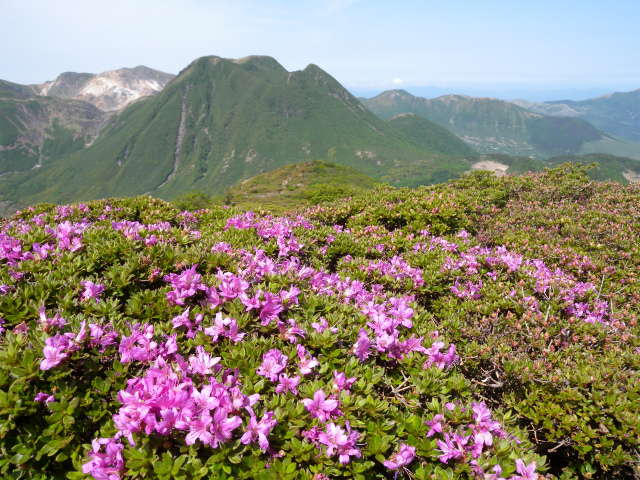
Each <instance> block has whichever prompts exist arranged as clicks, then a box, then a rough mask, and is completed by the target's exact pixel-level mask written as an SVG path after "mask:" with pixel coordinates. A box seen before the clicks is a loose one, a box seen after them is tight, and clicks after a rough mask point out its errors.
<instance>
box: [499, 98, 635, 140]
mask: <svg viewBox="0 0 640 480" xmlns="http://www.w3.org/2000/svg"><path fill="white" fill-rule="evenodd" d="M512 103H514V104H516V105H518V106H520V107H523V108H526V109H527V110H529V111H532V112H536V113H542V114H544V115H552V116H565V117H577V118H581V119H582V120H586V121H587V122H589V123H592V124H593V125H595V126H596V127H598V128H599V129H600V130H604V131H605V132H608V133H612V134H614V135H617V136H619V137H622V138H626V139H627V140H631V141H633V142H637V143H640V89H637V90H633V91H632V92H616V93H610V94H608V95H603V96H601V97H598V98H592V99H589V100H582V101H579V102H574V101H571V100H561V101H555V102H541V103H534V102H529V101H526V100H519V99H516V100H512Z"/></svg>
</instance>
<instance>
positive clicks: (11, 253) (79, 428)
mask: <svg viewBox="0 0 640 480" xmlns="http://www.w3.org/2000/svg"><path fill="white" fill-rule="evenodd" d="M638 205H640V190H639V189H638V188H637V187H634V186H628V187H623V186H621V185H619V184H613V183H596V182H592V181H590V180H589V179H588V177H587V175H586V169H585V168H582V167H579V166H563V167H560V168H559V169H555V170H551V171H547V172H545V173H541V174H535V175H528V176H523V177H503V178H500V179H498V178H495V177H492V176H489V175H487V174H482V173H475V174H473V175H470V176H468V177H465V178H463V179H461V180H458V181H454V182H451V183H450V184H448V185H440V186H435V187H429V188H426V187H423V188H419V189H415V190H407V189H403V190H395V189H393V188H391V187H381V188H379V189H377V190H376V191H374V192H372V193H366V194H363V195H360V196H355V197H353V198H349V199H347V200H344V201H338V202H335V203H331V204H321V205H317V206H313V207H310V208H308V209H307V210H305V211H303V212H296V213H291V214H284V215H282V216H274V215H271V214H270V213H269V212H266V211H244V210H240V209H237V208H228V207H211V208H210V209H204V210H197V211H195V212H189V211H183V212H181V211H180V210H178V209H176V208H174V207H173V206H172V205H170V204H168V203H165V202H163V201H160V200H157V199H152V198H150V197H137V198H133V199H109V200H101V201H96V202H89V203H86V204H79V205H68V206H56V205H45V204H42V205H37V206H34V207H31V208H29V209H27V210H26V211H24V212H21V213H18V214H16V215H15V216H14V217H13V218H11V219H9V220H7V221H5V222H4V223H3V225H2V230H1V233H0V293H1V294H2V297H1V300H0V318H1V320H0V323H2V327H1V330H2V338H1V340H0V451H1V455H0V473H2V475H4V476H7V477H11V478H42V479H44V478H52V477H55V478H58V477H59V478H64V477H67V478H96V479H119V478H132V479H133V478H167V479H169V478H185V479H186V478H196V479H197V478H234V479H235V478H238V479H240V478H291V479H294V478H301V479H306V478H309V479H312V478H313V479H324V478H342V477H344V478H360V479H362V478H381V479H383V478H394V479H395V478H418V479H432V478H433V479H451V478H479V479H499V478H504V479H537V478H544V477H547V478H566V479H568V478H604V477H606V478H633V476H634V475H636V476H637V475H639V474H640V473H639V471H638V470H637V467H636V465H637V462H638V457H637V454H638V442H639V441H640V432H639V429H638V427H639V425H638V423H639V422H640V420H639V415H638V413H639V411H640V408H639V407H640V406H639V400H638V390H639V389H640V382H639V377H638V375H637V369H638V349H639V347H640V345H639V344H638V343H639V342H638V339H637V334H638V327H637V325H636V316H637V310H638V301H639V300H640V291H639V288H638V285H637V281H636V272H637V269H638V263H639V262H640V256H639V255H638V248H639V241H638V228H637V226H636V225H637V218H638V216H639V211H638ZM612 206H613V209H612Z"/></svg>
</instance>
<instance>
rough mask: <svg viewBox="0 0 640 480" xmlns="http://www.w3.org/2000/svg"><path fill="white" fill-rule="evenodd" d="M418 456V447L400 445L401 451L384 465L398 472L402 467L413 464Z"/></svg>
mask: <svg viewBox="0 0 640 480" xmlns="http://www.w3.org/2000/svg"><path fill="white" fill-rule="evenodd" d="M415 456H416V447H410V446H409V445H405V444H404V443H401V444H400V451H398V452H396V453H394V454H393V455H391V458H390V459H389V460H386V461H385V462H384V463H383V465H384V466H385V467H387V468H390V469H391V470H397V469H398V468H400V467H404V466H406V465H409V464H410V463H411V462H413V459H414V458H415Z"/></svg>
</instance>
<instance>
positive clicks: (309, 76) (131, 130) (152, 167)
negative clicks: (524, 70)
mask: <svg viewBox="0 0 640 480" xmlns="http://www.w3.org/2000/svg"><path fill="white" fill-rule="evenodd" d="M362 102H363V103H364V105H363V103H361V102H360V101H359V100H358V99H357V98H355V97H354V96H353V95H351V94H350V93H349V92H348V91H347V90H345V88H344V87H342V85H340V84H339V83H338V82H337V81H336V80H335V79H334V78H333V77H331V75H329V74H328V73H327V72H325V71H323V70H322V69H320V68H319V67H317V66H316V65H313V64H311V65H309V66H307V67H306V68H305V69H304V70H300V71H295V72H288V71H287V70H285V69H284V68H283V67H282V66H281V65H280V64H279V63H278V62H277V61H276V60H274V59H273V58H271V57H264V56H250V57H246V58H242V59H238V60H232V59H224V58H220V57H216V56H210V57H202V58H199V59H197V60H195V61H194V62H192V63H191V64H190V65H188V66H187V67H186V68H185V69H184V70H183V71H181V72H180V73H179V74H178V75H177V76H176V77H174V76H172V75H170V74H165V73H162V72H158V71H156V70H152V69H149V68H146V67H136V68H134V69H120V70H116V71H111V72H104V73H102V74H99V75H95V74H78V73H65V74H62V75H60V76H59V77H58V78H57V79H56V80H55V81H53V82H46V83H44V84H41V85H18V84H14V83H10V82H6V81H1V80H0V213H4V214H7V213H11V212H12V211H15V210H16V209H18V208H22V207H24V206H26V205H31V204H34V203H38V202H58V203H69V202H75V201H84V200H89V199H95V198H104V197H112V196H131V195H139V194H149V195H153V196H157V197H160V198H165V199H172V198H174V197H175V196H177V195H181V194H183V193H185V192H188V191H191V190H200V191H202V192H204V193H206V194H209V195H219V194H221V193H223V192H225V191H226V190H227V189H228V188H229V187H231V186H233V185H236V186H241V185H242V184H243V183H242V182H245V181H247V179H252V178H255V177H256V176H257V175H260V174H263V173H268V172H271V171H275V170H277V169H279V168H282V167H285V166H287V165H291V164H299V163H305V164H307V165H311V164H310V163H309V162H311V161H315V160H322V161H324V162H328V163H326V165H337V166H336V167H335V168H334V167H331V168H333V170H331V169H330V170H331V171H332V172H333V173H332V175H338V176H339V175H347V174H348V175H350V176H351V177H353V178H354V179H356V177H355V176H353V175H352V174H351V173H348V172H351V171H347V170H340V168H341V167H340V166H342V167H350V168H353V169H357V170H358V171H360V172H362V173H363V174H365V175H367V176H369V177H371V178H373V179H374V180H375V181H383V182H389V183H391V184H393V185H396V186H410V187H415V186H418V185H425V184H432V183H440V182H444V181H447V180H448V179H451V178H456V177H459V176H460V175H462V174H464V173H465V172H467V171H470V170H471V169H474V168H488V169H494V170H496V169H497V170H496V171H498V173H500V172H503V171H506V170H508V171H509V173H510V172H513V171H516V170H517V169H519V168H522V169H529V170H536V169H538V168H543V167H544V164H542V163H540V162H538V163H536V162H537V161H536V160H531V158H530V157H535V158H539V159H545V158H548V157H551V156H554V155H575V154H585V153H591V152H603V153H604V154H609V155H611V154H615V155H618V156H622V157H629V158H623V159H620V158H618V157H610V156H607V155H605V156H603V157H597V158H598V159H601V160H602V161H603V162H605V163H606V165H607V166H606V168H605V167H603V168H602V169H601V170H600V172H601V174H602V175H604V176H605V177H606V178H613V179H617V180H620V181H635V179H636V178H639V179H640V177H638V176H637V174H638V172H640V169H639V170H638V171H636V166H635V163H636V162H635V161H634V160H631V159H630V158H636V159H640V145H639V144H636V143H633V142H631V141H628V140H624V139H621V138H618V137H615V136H613V135H611V134H608V133H605V132H603V131H601V130H598V129H597V128H596V127H594V126H593V125H592V124H591V123H588V122H587V121H584V120H582V119H580V118H576V117H575V116H574V117H566V116H565V117H557V116H549V115H544V114H540V113H534V112H530V111H528V110H526V109H524V108H521V107H519V106H517V105H515V104H513V103H509V102H505V101H500V100H495V99H489V98H473V97H465V96H460V95H447V96H443V97H440V98H437V99H433V100H427V99H424V98H421V97H414V96H412V95H410V94H408V93H407V92H405V91H403V90H394V91H389V92H384V93H383V94H381V95H378V96H377V97H375V98H372V99H366V100H363V101H362ZM620 103H621V104H622V103H624V101H622V100H621V101H620ZM365 105H366V107H367V108H365ZM372 112H373V113H372ZM374 113H375V115H374ZM483 153H484V154H492V153H493V154H495V153H502V154H510V155H513V156H517V158H515V157H504V156H503V157H499V158H498V157H496V158H498V160H496V159H495V158H494V157H493V156H491V157H486V156H485V157H484V159H480V160H479V158H478V155H480V154H483ZM569 158H571V157H569ZM590 158H591V157H590ZM500 159H502V160H500ZM509 159H511V160H509ZM503 160H504V161H503ZM598 161H600V160H598ZM486 162H489V163H486ZM531 162H533V163H531ZM629 162H631V163H629ZM495 164H499V165H498V166H497V167H496V166H495ZM637 164H638V165H639V166H640V162H637ZM313 165H316V166H315V167H313V168H315V169H316V170H317V169H318V168H320V167H317V164H313ZM322 165H325V164H322ZM326 165H325V166H326ZM483 165H488V166H483ZM503 165H507V166H503ZM307 170H308V168H307V167H305V168H303V169H302V170H301V171H302V172H306V171H307ZM623 171H624V172H628V174H627V175H626V176H624V175H623ZM287 172H288V171H285V174H287V175H288V174H289V173H287ZM336 172H338V173H336ZM299 173H300V172H297V173H296V175H298V174H299ZM325 173H326V172H325ZM325 173H323V175H325ZM278 175H280V174H278ZM268 178H270V177H268ZM274 178H275V177H274ZM278 178H279V177H278ZM323 178H324V177H323ZM356 180H357V181H358V182H360V181H361V180H358V179H356ZM260 181H262V180H260ZM255 182H257V180H255ZM314 182H315V183H314ZM298 183H300V182H298ZM302 183H303V184H304V183H305V182H304V181H303V182H302ZM317 183H318V182H316V181H315V180H314V181H310V182H307V184H308V185H316V184H317ZM237 188H238V189H239V190H234V191H235V192H236V194H237V195H241V196H242V198H243V199H245V200H247V201H252V200H251V198H250V197H251V195H249V196H248V197H247V195H248V194H247V193H246V191H245V190H244V189H243V188H240V187H237ZM260 188H261V187H255V189H257V190H259V189H260ZM313 188H315V187H313ZM287 191H290V190H289V189H288V188H287ZM336 191H337V190H336ZM298 193H300V192H298ZM278 195H280V193H278ZM287 195H288V194H287ZM296 195H297V194H296ZM304 195H307V193H305V194H304ZM304 195H303V196H304ZM293 196H294V197H295V195H293ZM305 198H306V197H305Z"/></svg>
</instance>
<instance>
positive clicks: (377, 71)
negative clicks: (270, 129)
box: [0, 0, 640, 98]
mask: <svg viewBox="0 0 640 480" xmlns="http://www.w3.org/2000/svg"><path fill="white" fill-rule="evenodd" d="M0 11H2V16H0V40H1V41H2V43H1V44H2V45H3V48H2V49H0V79H3V80H8V81H11V82H14V83H20V84H32V83H43V82H45V81H47V80H53V79H55V78H56V77H57V76H58V75H59V74H60V73H62V72H65V71H74V72H91V73H100V72H102V71H105V70H113V69H118V68H122V67H135V66H137V65H145V66H147V67H151V68H155V69H158V70H162V71H165V72H169V73H175V74H177V73H178V72H179V71H180V70H182V69H183V68H185V67H186V66H187V65H188V64H189V63H190V62H191V61H193V60H194V59H196V58H198V57H201V56H205V55H218V56H221V57H225V58H241V57H245V56H247V55H269V56H272V57H274V58H275V59H276V60H278V62H280V63H281V64H282V65H283V66H284V67H285V68H286V69H287V70H289V71H294V70H300V69H303V68H304V67H306V66H307V65H308V64H310V63H314V64H316V65H318V66H319V67H320V68H322V69H324V70H325V71H327V72H328V73H329V74H331V75H332V76H333V77H335V78H336V79H337V80H338V81H339V82H340V83H342V84H343V85H344V86H345V87H346V88H348V89H349V90H351V91H352V92H355V93H357V94H362V95H363V96H372V95H374V94H376V93H379V92H381V91H383V90H388V89H392V88H404V89H406V90H408V91H410V92H412V90H414V91H418V90H420V88H422V90H421V91H424V92H427V91H433V92H439V91H442V92H444V93H467V92H476V91H477V92H480V91H486V92H503V93H504V92H513V93H514V94H515V93H516V92H519V91H531V92H533V91H546V92H551V91H568V90H576V91H578V90H579V91H584V92H585V94H586V92H587V91H589V92H592V93H595V92H598V91H601V92H602V93H607V92H611V91H630V90H634V89H637V88H640V20H639V19H640V1H638V0H609V1H606V2H604V1H602V0H600V1H598V0H535V1H530V0H484V1H478V0H439V1H437V2H436V1H432V0H395V1H393V2H391V1H389V0H381V1H378V0H313V1H306V0H268V1H266V0H234V1H219V0H180V1H175V0H109V1H108V2H106V1H100V2H98V1H94V0H55V1H51V0H0ZM427 87H429V88H430V89H431V90H429V88H427ZM367 93H370V95H367ZM444 93H443V94H444ZM467 94H471V93H467ZM423 96H428V95H423ZM514 98H515V97H514ZM585 98H587V97H585Z"/></svg>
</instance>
